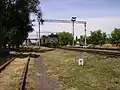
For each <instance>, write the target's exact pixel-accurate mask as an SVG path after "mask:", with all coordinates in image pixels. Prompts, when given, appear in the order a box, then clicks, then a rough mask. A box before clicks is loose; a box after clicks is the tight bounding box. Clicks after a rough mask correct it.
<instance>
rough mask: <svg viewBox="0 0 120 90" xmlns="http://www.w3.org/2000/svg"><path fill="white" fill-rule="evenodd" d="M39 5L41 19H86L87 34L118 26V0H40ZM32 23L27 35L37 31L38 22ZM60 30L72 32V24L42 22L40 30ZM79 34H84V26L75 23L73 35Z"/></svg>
mask: <svg viewBox="0 0 120 90" xmlns="http://www.w3.org/2000/svg"><path fill="white" fill-rule="evenodd" d="M40 6H41V9H42V12H43V19H65V20H71V17H72V16H76V17H77V21H81V20H83V21H86V22H87V35H89V34H90V31H95V30H98V29H102V30H103V31H104V32H106V33H107V34H110V33H111V32H112V31H113V30H114V28H120V0H41V4H40ZM31 18H32V19H33V18H34V16H31ZM34 25H35V26H34V27H33V28H34V32H32V33H31V34H30V35H29V37H34V35H36V32H38V23H37V22H34ZM62 31H67V32H72V24H71V23H70V24H56V23H44V25H42V26H41V32H62ZM43 34H45V33H42V35H43ZM80 35H84V27H83V25H82V24H76V25H75V36H80ZM35 37H36V36H35Z"/></svg>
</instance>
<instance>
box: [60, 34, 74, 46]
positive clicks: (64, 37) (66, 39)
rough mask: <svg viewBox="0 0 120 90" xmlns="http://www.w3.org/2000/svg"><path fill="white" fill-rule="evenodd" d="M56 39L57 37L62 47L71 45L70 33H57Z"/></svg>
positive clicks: (71, 37)
mask: <svg viewBox="0 0 120 90" xmlns="http://www.w3.org/2000/svg"><path fill="white" fill-rule="evenodd" d="M58 37H59V43H60V45H62V46H64V45H68V44H70V45H72V41H73V36H72V34H71V33H69V32H61V33H58Z"/></svg>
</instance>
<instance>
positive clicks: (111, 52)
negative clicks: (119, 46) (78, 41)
mask: <svg viewBox="0 0 120 90" xmlns="http://www.w3.org/2000/svg"><path fill="white" fill-rule="evenodd" d="M60 49H64V50H72V51H81V52H89V53H95V54H101V55H106V56H111V57H119V56H120V51H116V50H103V49H84V48H74V47H60Z"/></svg>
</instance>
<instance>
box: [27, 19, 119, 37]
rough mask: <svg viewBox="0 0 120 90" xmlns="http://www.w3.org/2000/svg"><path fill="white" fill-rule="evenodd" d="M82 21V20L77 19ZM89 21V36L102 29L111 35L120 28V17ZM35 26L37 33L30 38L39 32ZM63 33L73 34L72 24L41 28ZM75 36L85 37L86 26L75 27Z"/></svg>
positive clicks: (46, 24)
mask: <svg viewBox="0 0 120 90" xmlns="http://www.w3.org/2000/svg"><path fill="white" fill-rule="evenodd" d="M77 20H80V19H77ZM84 20H85V21H87V35H89V33H90V31H94V30H98V29H102V30H103V31H105V32H106V33H111V31H113V29H114V28H120V17H114V18H110V17H106V18H105V17H104V18H91V19H84ZM35 25H36V26H34V29H35V31H34V32H32V33H31V34H30V36H29V37H33V36H32V35H33V34H34V35H36V31H38V25H37V23H36V24H35ZM46 31H47V32H61V31H67V32H72V24H71V23H70V24H56V23H44V25H43V26H42V27H41V32H46ZM75 35H76V36H80V35H84V25H78V24H76V25H75Z"/></svg>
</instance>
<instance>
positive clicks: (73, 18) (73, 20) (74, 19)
mask: <svg viewBox="0 0 120 90" xmlns="http://www.w3.org/2000/svg"><path fill="white" fill-rule="evenodd" d="M71 21H72V24H73V25H72V27H73V30H72V34H73V46H74V25H75V21H76V17H72V19H71Z"/></svg>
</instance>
